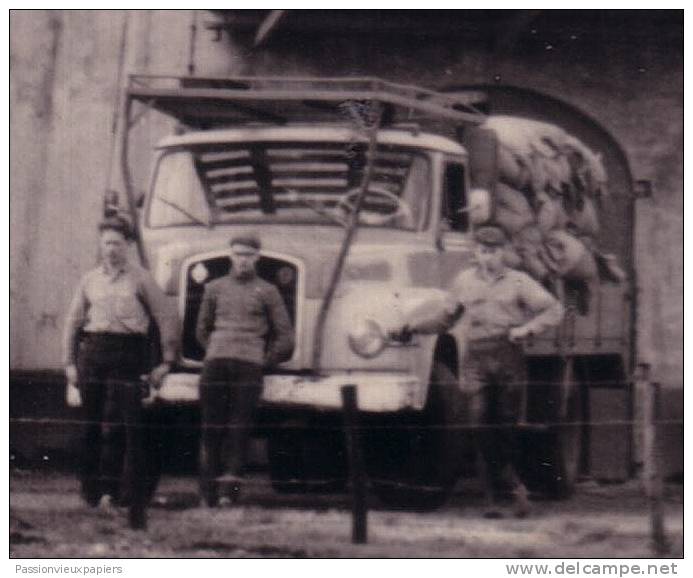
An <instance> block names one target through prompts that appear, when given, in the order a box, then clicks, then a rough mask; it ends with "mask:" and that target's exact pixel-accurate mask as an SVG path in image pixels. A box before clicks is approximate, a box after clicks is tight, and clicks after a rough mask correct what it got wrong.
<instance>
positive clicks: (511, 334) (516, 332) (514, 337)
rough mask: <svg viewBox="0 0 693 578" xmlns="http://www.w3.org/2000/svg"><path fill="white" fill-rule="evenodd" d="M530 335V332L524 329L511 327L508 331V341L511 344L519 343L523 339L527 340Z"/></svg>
mask: <svg viewBox="0 0 693 578" xmlns="http://www.w3.org/2000/svg"><path fill="white" fill-rule="evenodd" d="M531 335H532V331H531V330H530V329H527V328H526V327H523V326H520V327H513V328H512V329H510V331H508V339H509V340H510V342H511V343H519V342H520V341H522V340H523V339H527V338H528V337H530V336H531Z"/></svg>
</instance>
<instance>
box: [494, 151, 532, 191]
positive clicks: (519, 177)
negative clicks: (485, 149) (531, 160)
mask: <svg viewBox="0 0 693 578" xmlns="http://www.w3.org/2000/svg"><path fill="white" fill-rule="evenodd" d="M530 173H531V171H530V169H529V167H528V166H527V165H526V164H525V163H524V162H523V161H522V160H521V159H520V157H518V156H517V155H516V154H515V153H513V151H512V150H511V149H510V148H509V147H507V146H506V145H504V144H502V143H501V144H499V145H498V180H499V181H500V182H502V183H506V184H508V185H510V186H511V187H514V188H516V189H524V188H525V187H527V186H528V185H529V184H530Z"/></svg>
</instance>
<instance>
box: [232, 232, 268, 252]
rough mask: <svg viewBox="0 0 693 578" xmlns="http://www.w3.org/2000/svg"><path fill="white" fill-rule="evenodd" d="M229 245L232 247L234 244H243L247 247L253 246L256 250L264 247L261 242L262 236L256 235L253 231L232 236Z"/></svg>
mask: <svg viewBox="0 0 693 578" xmlns="http://www.w3.org/2000/svg"><path fill="white" fill-rule="evenodd" d="M229 245H230V246H231V247H233V246H234V245H243V246H245V247H252V248H253V249H255V250H256V251H259V250H260V248H261V247H262V243H260V238H259V237H258V236H257V235H254V234H253V233H247V234H245V235H236V236H235V237H231V240H230V241H229Z"/></svg>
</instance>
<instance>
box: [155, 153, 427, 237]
mask: <svg viewBox="0 0 693 578" xmlns="http://www.w3.org/2000/svg"><path fill="white" fill-rule="evenodd" d="M366 150H367V149H366V146H365V145H361V144H356V145H354V144H345V143H343V142H341V143H325V142H320V143H310V142H308V143H306V142H301V143H294V144H289V143H276V142H273V143H252V144H248V143H244V144H243V145H223V146H222V145H214V146H203V147H195V148H191V149H175V150H172V151H171V152H168V153H166V154H164V155H163V156H162V157H161V159H160V161H159V164H158V166H157V169H156V177H155V180H154V186H153V189H152V195H151V201H150V204H149V211H148V224H149V226H151V227H171V226H178V225H186V224H190V225H208V224H210V225H211V224H223V223H244V222H247V223H267V224H273V223H276V224H282V223H294V224H329V225H346V223H347V222H348V220H349V218H350V214H351V212H352V211H353V209H354V206H355V202H356V199H357V196H358V192H359V190H360V184H361V180H362V178H363V175H364V172H365V169H366V165H367V160H366ZM430 173H431V171H430V163H429V158H428V156H426V154H424V153H423V152H421V151H417V150H413V149H408V148H404V147H393V146H380V147H379V148H378V150H377V153H376V158H375V161H374V165H373V173H372V176H371V181H370V185H369V189H368V193H367V195H366V197H365V198H364V202H363V204H362V207H361V211H360V213H359V221H360V223H361V224H362V225H365V226H373V227H390V228H397V229H404V230H420V229H421V228H423V227H424V225H425V221H426V219H427V212H428V205H429V194H430V191H431V188H432V187H431V182H430V180H431V174H430Z"/></svg>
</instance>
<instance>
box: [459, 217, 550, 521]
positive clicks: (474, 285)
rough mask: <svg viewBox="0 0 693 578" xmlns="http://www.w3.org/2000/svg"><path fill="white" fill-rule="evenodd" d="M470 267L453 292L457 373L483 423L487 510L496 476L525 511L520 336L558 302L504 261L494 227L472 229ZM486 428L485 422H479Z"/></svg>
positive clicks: (538, 327) (542, 322) (536, 327)
mask: <svg viewBox="0 0 693 578" xmlns="http://www.w3.org/2000/svg"><path fill="white" fill-rule="evenodd" d="M474 239H475V258H476V265H475V266H474V267H473V268H471V269H467V270H465V271H463V272H462V273H460V274H459V275H458V276H457V278H456V279H455V281H454V283H453V287H452V290H451V293H452V295H453V297H454V298H455V299H457V300H458V301H459V303H460V304H462V305H463V306H464V309H465V315H464V317H463V320H462V323H464V324H465V328H466V335H467V337H468V340H469V341H468V348H467V354H466V358H465V360H464V363H463V364H462V379H463V381H464V382H465V385H466V387H467V388H469V389H470V390H471V391H474V392H475V393H476V395H477V396H478V398H477V401H478V402H479V405H480V410H481V411H480V416H481V424H480V425H481V428H480V429H479V437H478V440H479V449H480V453H481V456H482V459H483V462H484V463H483V466H484V469H485V478H486V479H485V483H486V488H485V490H486V492H487V497H488V499H489V502H490V504H489V511H488V512H487V515H488V516H497V515H501V513H500V511H498V510H496V509H495V505H494V502H495V497H496V496H495V491H494V490H497V489H498V485H499V483H500V482H502V481H503V480H505V481H506V482H509V483H510V486H511V490H512V492H513V496H514V500H515V514H516V515H517V516H519V517H522V516H526V515H527V514H528V512H529V502H528V500H527V490H526V488H525V487H524V485H523V483H522V482H521V480H520V479H519V477H518V474H517V461H518V457H519V456H518V447H517V435H516V428H515V427H514V426H515V425H516V424H517V421H518V418H519V415H520V411H521V404H522V398H523V395H522V388H523V387H524V381H525V379H526V375H525V374H526V368H525V359H524V355H523V351H522V348H521V346H520V342H521V341H522V340H523V339H525V338H527V337H529V336H531V335H538V334H540V333H542V332H543V331H545V330H546V329H548V328H550V327H555V326H557V325H558V324H559V323H560V322H561V320H562V318H563V306H562V305H561V303H560V302H559V301H558V300H557V299H556V298H555V297H554V296H553V295H551V293H549V292H548V291H547V290H546V289H545V288H544V287H543V286H542V285H540V284H539V283H538V282H537V281H535V280H534V279H533V278H531V277H530V276H529V275H527V274H526V273H523V272H521V271H516V270H514V269H510V268H508V267H507V266H506V265H505V262H504V251H505V248H506V244H507V241H508V239H507V237H506V235H505V232H504V231H503V229H501V228H500V227H497V226H495V225H486V226H482V227H479V228H477V229H476V231H475V232H474ZM485 426H487V427H485Z"/></svg>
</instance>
